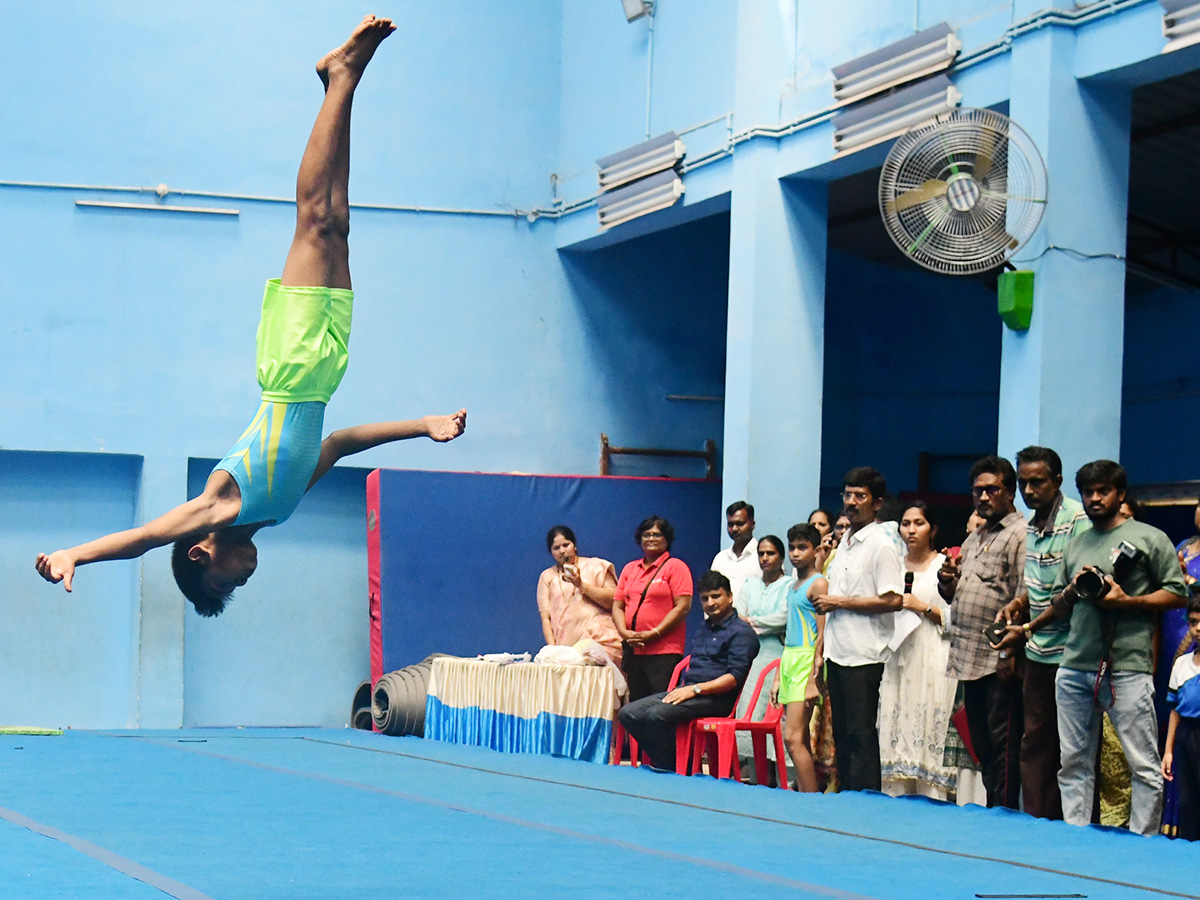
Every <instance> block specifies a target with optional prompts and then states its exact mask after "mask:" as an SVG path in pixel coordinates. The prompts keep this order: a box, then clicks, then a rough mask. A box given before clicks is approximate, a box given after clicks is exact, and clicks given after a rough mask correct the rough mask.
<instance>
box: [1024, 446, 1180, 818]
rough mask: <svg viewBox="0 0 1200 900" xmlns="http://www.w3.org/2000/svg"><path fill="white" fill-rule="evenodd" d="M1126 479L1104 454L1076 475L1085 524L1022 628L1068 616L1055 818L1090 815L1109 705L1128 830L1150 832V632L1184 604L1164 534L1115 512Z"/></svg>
mask: <svg viewBox="0 0 1200 900" xmlns="http://www.w3.org/2000/svg"><path fill="white" fill-rule="evenodd" d="M1126 484H1127V478H1126V475H1125V470H1124V469H1123V468H1122V467H1121V466H1120V465H1118V464H1117V463H1115V462H1113V461H1112V460H1107V459H1102V460H1097V461H1095V462H1090V463H1088V464H1087V465H1085V466H1084V467H1083V468H1081V469H1080V470H1079V472H1078V473H1077V474H1076V475H1075V486H1076V487H1077V488H1078V489H1079V496H1080V499H1082V500H1083V507H1084V510H1085V511H1086V512H1087V517H1088V518H1089V519H1091V522H1092V528H1091V530H1090V531H1085V532H1083V533H1082V534H1079V535H1078V536H1076V537H1075V538H1074V539H1073V540H1072V541H1071V543H1070V544H1068V545H1067V549H1066V551H1065V553H1064V554H1063V567H1062V569H1061V570H1060V572H1059V575H1058V578H1057V579H1056V580H1055V584H1054V597H1053V601H1052V604H1051V607H1050V608H1049V609H1047V610H1046V611H1045V612H1043V613H1042V614H1041V615H1040V616H1038V617H1037V618H1036V619H1034V620H1033V622H1031V623H1029V625H1028V626H1027V627H1028V630H1029V631H1030V632H1033V633H1036V632H1038V631H1039V630H1040V629H1041V628H1043V627H1045V626H1047V625H1048V624H1050V622H1052V621H1053V620H1054V619H1055V618H1059V619H1064V618H1068V617H1069V618H1070V630H1069V632H1068V633H1067V641H1066V645H1065V646H1064V647H1063V655H1062V662H1061V663H1060V665H1059V669H1058V674H1057V676H1056V677H1055V700H1056V703H1057V705H1058V734H1059V741H1060V751H1061V754H1062V769H1061V770H1060V771H1059V773H1058V786H1059V789H1060V791H1061V792H1062V805H1063V818H1064V819H1065V820H1066V821H1067V822H1070V823H1071V824H1073V825H1086V824H1088V823H1089V822H1090V821H1091V814H1092V799H1093V794H1094V790H1095V781H1096V753H1097V748H1098V746H1099V741H1100V727H1101V714H1102V713H1103V712H1104V711H1106V710H1107V712H1108V715H1109V718H1110V719H1111V720H1112V723H1113V727H1114V728H1115V729H1116V731H1117V736H1118V738H1120V741H1121V746H1122V747H1123V748H1124V750H1125V755H1126V757H1127V758H1128V760H1129V768H1130V770H1131V773H1132V776H1133V797H1132V808H1131V810H1130V818H1129V829H1130V830H1131V831H1134V832H1137V833H1139V834H1155V833H1157V832H1158V828H1159V824H1160V820H1161V818H1162V787H1163V780H1162V770H1161V760H1160V758H1159V754H1158V723H1157V719H1156V718H1155V714H1154V679H1153V674H1152V672H1153V667H1152V664H1151V641H1152V639H1153V635H1154V628H1155V622H1156V620H1157V615H1158V614H1159V613H1161V612H1162V611H1164V610H1167V609H1172V608H1174V607H1178V606H1183V604H1184V603H1185V602H1186V600H1187V596H1188V590H1187V585H1186V584H1184V581H1183V575H1182V574H1181V573H1180V570H1179V561H1178V559H1177V558H1176V556H1175V548H1174V547H1173V546H1172V545H1171V541H1170V540H1169V539H1168V538H1167V536H1166V535H1165V534H1163V533H1162V532H1161V531H1159V530H1158V529H1157V528H1153V527H1151V526H1149V525H1146V524H1144V523H1142V522H1138V521H1136V520H1134V519H1127V518H1126V517H1125V516H1123V515H1121V511H1120V510H1121V502H1122V501H1123V500H1124V499H1125V488H1126ZM1114 571H1115V572H1116V573H1117V575H1118V578H1117V579H1114V578H1113V573H1114ZM1097 574H1098V575H1101V576H1102V577H1103V580H1102V581H1098V580H1097V579H1096V578H1095V575H1097ZM1081 576H1082V577H1081ZM1089 582H1091V584H1089ZM1010 627H1017V626H1010Z"/></svg>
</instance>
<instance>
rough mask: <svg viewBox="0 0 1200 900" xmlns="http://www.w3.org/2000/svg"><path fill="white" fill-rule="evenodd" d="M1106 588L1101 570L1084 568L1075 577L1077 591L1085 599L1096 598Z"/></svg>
mask: <svg viewBox="0 0 1200 900" xmlns="http://www.w3.org/2000/svg"><path fill="white" fill-rule="evenodd" d="M1103 590H1104V579H1103V578H1102V577H1101V576H1100V573H1099V572H1096V571H1093V570H1092V569H1084V570H1083V571H1082V572H1080V573H1079V575H1078V576H1076V578H1075V593H1077V594H1078V595H1079V596H1080V597H1082V598H1083V599H1084V600H1095V599H1097V598H1098V597H1099V596H1100V594H1101V592H1102V591H1103Z"/></svg>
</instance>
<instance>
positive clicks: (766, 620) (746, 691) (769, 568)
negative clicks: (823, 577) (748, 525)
mask: <svg viewBox="0 0 1200 900" xmlns="http://www.w3.org/2000/svg"><path fill="white" fill-rule="evenodd" d="M784 559H785V556H784V546H783V541H781V540H780V539H779V538H777V537H776V536H775V535H773V534H768V535H767V536H766V537H764V538H763V539H762V540H760V541H759V542H758V567H759V569H760V570H761V572H762V574H761V575H756V576H754V577H753V578H748V579H746V582H745V584H743V585H742V588H741V590H740V591H738V595H737V597H736V598H734V601H733V605H734V608H735V609H736V610H737V614H738V615H739V616H741V617H742V618H743V619H745V620H746V621H747V622H748V623H749V624H750V627H751V628H753V629H754V633H755V634H757V635H758V656H756V657H754V663H753V664H752V665H751V666H750V674H749V675H747V676H746V685H745V687H743V688H742V695H741V696H740V697H739V698H738V703H737V708H736V711H735V712H736V715H737V716H738V717H741V716H744V715H746V712H747V710H749V708H750V698H751V697H752V696H753V695H754V686H755V685H756V684H758V676H759V675H760V674H761V673H762V670H763V669H765V668H766V667H767V666H769V665H770V664H771V663H773V662H775V660H777V659H779V658H780V657H781V656H783V638H784V635H785V634H786V633H787V591H788V585H789V584H791V579H790V578H788V577H787V576H786V575H784V574H783V561H784ZM770 689H771V685H770V684H769V683H768V684H765V685H764V686H763V689H762V693H761V694H759V695H758V704H757V705H756V706H755V707H754V711H753V714H752V715H751V716H750V718H751V719H753V720H754V721H760V720H761V719H762V718H763V716H765V715H766V713H767V701H768V700H769V699H770V698H769V696H768V695H769V694H770V692H771V690H770ZM737 742H738V755H739V756H741V757H743V758H749V757H751V756H753V755H754V749H753V746H752V744H751V739H750V734H749V733H748V732H744V731H740V732H738V735H737ZM767 755H768V756H769V757H770V758H771V759H774V758H775V748H774V745H773V744H772V743H771V742H770V741H768V742H767Z"/></svg>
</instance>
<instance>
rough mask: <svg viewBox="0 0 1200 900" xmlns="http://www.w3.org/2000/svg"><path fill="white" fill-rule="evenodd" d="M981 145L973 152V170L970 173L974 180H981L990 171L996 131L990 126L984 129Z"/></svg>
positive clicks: (994, 149) (994, 150)
mask: <svg viewBox="0 0 1200 900" xmlns="http://www.w3.org/2000/svg"><path fill="white" fill-rule="evenodd" d="M981 143H982V146H981V148H980V150H979V152H978V153H976V154H975V170H974V171H973V172H972V173H971V174H972V175H973V176H974V178H975V180H976V181H982V180H983V179H985V178H987V177H988V173H989V172H991V171H992V164H993V156H994V154H995V152H996V133H995V132H994V131H992V130H991V129H990V128H987V129H984V131H983V135H982V141H981Z"/></svg>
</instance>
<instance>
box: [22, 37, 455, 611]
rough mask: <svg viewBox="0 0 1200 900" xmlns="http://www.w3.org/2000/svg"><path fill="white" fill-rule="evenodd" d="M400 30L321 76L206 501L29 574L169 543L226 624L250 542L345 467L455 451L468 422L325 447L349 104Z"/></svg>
mask: <svg viewBox="0 0 1200 900" xmlns="http://www.w3.org/2000/svg"><path fill="white" fill-rule="evenodd" d="M395 29H396V26H395V25H393V24H392V21H391V20H390V19H378V18H376V17H375V16H367V17H366V18H365V19H363V21H362V22H361V23H360V24H359V26H358V27H357V28H356V29H355V30H354V33H353V34H352V35H350V39H349V40H348V41H346V43H344V44H343V45H342V46H340V47H338V48H337V49H335V50H333V51H331V52H330V53H328V54H326V55H325V56H324V57H323V58H322V59H321V60H320V62H318V63H317V74H318V75H319V76H320V78H321V81H322V82H323V83H324V85H325V100H324V102H323V103H322V104H321V110H320V112H319V113H317V120H316V123H315V124H314V125H313V130H312V134H311V136H310V137H309V139H308V144H307V146H306V147H305V149H304V156H303V158H302V159H301V161H300V172H299V174H298V175H297V176H296V233H295V236H294V237H293V239H292V246H291V249H290V250H289V251H288V255H287V261H286V262H285V263H284V266H283V274H282V277H280V278H278V279H271V280H270V281H268V282H267V288H266V293H265V295H264V297H263V307H262V318H261V320H260V322H259V325H258V346H257V354H256V356H257V368H258V382H259V385H260V386H261V387H262V402H261V405H260V406H259V408H258V412H257V413H256V414H255V416H254V419H253V420H252V421H251V422H250V425H249V427H248V428H247V429H246V430H245V432H244V433H243V434H242V436H241V438H240V439H239V440H238V442H237V443H236V444H234V445H233V449H232V450H230V451H229V453H228V454H226V456H225V458H224V459H222V460H221V461H220V462H219V463H217V466H216V468H214V469H213V472H212V474H211V475H210V476H209V477H208V482H207V484H206V485H205V487H204V493H202V494H201V495H200V496H199V497H197V498H196V499H194V500H189V501H188V502H187V503H184V504H183V505H182V506H178V507H176V508H175V509H173V510H171V511H170V512H169V513H167V514H166V515H163V516H160V517H159V518H157V519H155V520H154V521H152V522H148V523H147V524H145V525H142V526H140V527H138V528H132V529H130V530H128V531H121V532H117V533H116V534H110V535H108V536H106V537H102V538H99V539H97V540H94V541H90V542H88V543H86V544H81V545H80V546H78V547H72V548H71V549H69V550H56V551H55V552H54V553H51V554H48V555H47V554H45V553H41V554H39V555H38V558H37V561H36V563H35V565H36V567H37V570H38V572H39V574H41V576H42V577H43V578H45V579H46V580H47V581H50V582H53V583H55V584H57V583H58V582H60V581H61V582H62V583H63V586H64V587H65V588H66V589H67V590H68V591H69V590H71V581H72V579H73V578H74V575H75V567H76V566H80V565H84V564H86V563H93V562H100V561H101V560H109V559H133V558H135V557H138V556H141V555H142V554H143V553H145V552H146V551H147V550H150V549H153V548H154V547H162V546H164V545H166V544H170V543H174V545H175V546H174V551H173V553H172V556H171V568H172V570H173V571H174V574H175V581H176V582H177V583H178V585H179V588H180V590H182V591H183V593H184V596H186V597H187V598H188V600H190V601H191V602H192V604H193V605H194V606H195V607H196V612H198V613H199V614H200V615H202V616H215V615H217V614H219V613H220V612H221V611H222V610H223V609H224V608H225V604H226V603H227V602H228V601H229V598H230V595H231V594H232V593H233V590H234V589H235V588H237V587H239V586H241V585H243V584H245V583H246V581H247V579H249V578H250V576H251V575H252V574H254V569H255V567H256V566H257V564H258V551H257V549H256V548H255V546H254V542H253V537H254V534H255V532H257V531H258V529H260V528H264V527H266V526H268V525H278V524H280V523H281V522H283V521H284V520H285V519H287V518H288V517H289V516H290V515H291V514H292V512H293V511H294V510H295V508H296V506H297V504H298V503H299V502H300V498H301V497H302V496H303V495H304V493H305V491H307V490H308V489H309V488H311V487H312V486H313V485H314V484H316V482H317V481H319V480H320V478H321V477H322V476H323V475H324V474H325V473H326V472H328V471H329V469H330V467H331V466H333V464H334V463H336V462H337V461H338V460H339V459H341V458H342V457H344V456H349V455H350V454H352V453H359V452H360V451H363V450H367V449H369V448H371V447H376V446H378V445H380V444H386V443H389V442H391V441H402V440H406V439H408V438H414V437H421V436H425V437H430V438H432V439H433V440H435V441H442V442H444V441H451V440H454V438H456V437H458V436H459V435H460V434H462V433H463V431H464V430H465V429H466V427H467V411H466V410H465V409H461V410H459V411H458V412H456V413H454V414H453V415H449V416H425V417H424V418H422V419H415V420H412V421H406V422H381V423H377V424H373V425H359V426H357V427H354V428H346V429H343V430H340V431H335V432H333V433H332V434H331V435H329V437H327V438H325V440H321V428H322V424H323V421H324V416H325V404H326V403H328V402H329V399H330V397H331V396H332V395H333V392H334V391H335V390H336V389H337V386H338V384H339V383H340V382H341V380H342V375H343V374H345V371H346V363H347V360H348V354H347V343H348V341H349V339H350V317H351V311H352V308H353V304H354V292H353V291H352V290H351V286H350V262H349V251H348V244H347V238H348V236H349V232H350V206H349V201H348V196H347V186H348V183H349V179H350V105H351V101H352V100H353V99H354V90H355V88H356V87H357V86H358V82H359V79H360V78H362V74H363V71H364V70H365V69H366V66H367V63H368V62H370V60H371V57H372V55H374V53H375V49H376V48H377V47H378V46H379V44H380V42H381V41H383V40H384V39H385V38H386V37H387V36H388V35H389V34H391V33H392V32H393V31H395Z"/></svg>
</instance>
